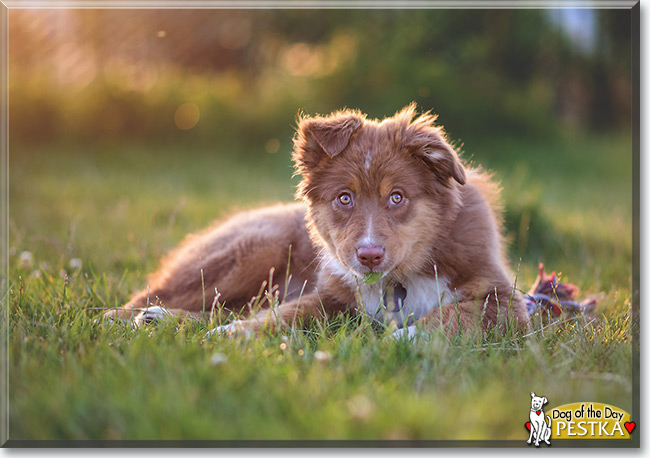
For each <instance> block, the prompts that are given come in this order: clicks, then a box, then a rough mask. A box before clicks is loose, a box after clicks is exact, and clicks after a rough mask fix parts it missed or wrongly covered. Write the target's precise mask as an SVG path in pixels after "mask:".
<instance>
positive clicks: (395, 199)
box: [390, 191, 404, 205]
mask: <svg viewBox="0 0 650 458" xmlns="http://www.w3.org/2000/svg"><path fill="white" fill-rule="evenodd" d="M403 201H404V196H403V195H402V193H401V192H397V191H395V192H394V193H392V194H391V195H390V202H391V203H392V204H394V205H399V204H401V203H402V202H403Z"/></svg>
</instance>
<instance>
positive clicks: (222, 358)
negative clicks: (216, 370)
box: [210, 353, 228, 366]
mask: <svg viewBox="0 0 650 458" xmlns="http://www.w3.org/2000/svg"><path fill="white" fill-rule="evenodd" d="M227 362H228V357H227V356H226V355H224V354H223V353H214V354H213V355H212V356H211V357H210V363H211V364H212V365H213V366H219V365H221V364H225V363H227Z"/></svg>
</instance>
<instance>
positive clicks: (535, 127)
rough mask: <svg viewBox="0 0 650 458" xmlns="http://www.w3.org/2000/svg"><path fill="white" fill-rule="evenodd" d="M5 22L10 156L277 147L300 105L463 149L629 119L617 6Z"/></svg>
mask: <svg viewBox="0 0 650 458" xmlns="http://www.w3.org/2000/svg"><path fill="white" fill-rule="evenodd" d="M9 19H10V20H9V25H10V30H9V33H10V53H9V56H10V97H11V106H10V119H11V125H10V128H11V139H12V142H14V143H13V144H14V145H15V142H30V143H35V142H36V143H37V142H52V141H55V140H61V139H63V140H66V139H68V140H75V141H77V140H82V141H91V140H92V141H97V140H109V139H110V140H121V139H134V138H137V139H143V140H144V141H147V142H155V141H169V140H172V139H181V140H183V141H184V140H190V141H193V140H200V141H209V142H211V143H212V144H215V145H224V144H228V143H233V142H236V143H237V144H242V145H243V146H246V147H249V148H256V149H263V148H266V150H267V151H269V152H274V150H277V149H278V147H279V145H280V146H286V145H287V144H288V140H289V139H290V137H291V124H292V121H293V120H294V119H295V117H296V114H297V113H298V112H300V111H301V110H304V112H306V113H310V114H313V113H316V112H318V113H327V112H330V111H332V110H336V109H339V108H341V107H344V106H348V107H354V108H360V109H361V110H363V111H365V112H367V113H368V114H369V115H371V116H373V117H383V116H388V115H390V114H392V113H393V112H395V111H396V110H398V109H400V108H401V107H403V106H404V105H406V104H408V103H409V102H411V101H413V100H414V101H416V102H418V104H419V105H420V106H421V107H422V108H423V109H432V110H433V111H435V112H437V113H439V114H441V117H440V121H441V123H442V124H444V125H445V126H446V127H447V130H448V131H449V132H450V133H451V136H452V138H462V139H463V140H468V139H469V138H470V137H471V138H486V137H489V138H492V137H495V136H502V135H509V136H510V135H517V136H524V137H533V138H539V137H546V136H548V135H552V134H554V133H556V132H557V130H558V129H560V128H566V127H569V128H573V129H581V130H584V129H599V130H601V129H603V128H606V127H607V128H612V129H617V128H627V127H628V126H629V123H630V102H631V101H630V68H631V55H630V46H629V44H630V39H631V38H630V26H629V24H630V12H629V11H626V10H602V9H601V10H580V11H568V12H567V11H560V10H512V9H510V10H402V11H400V10H248V11H245V10H203V11H197V10H186V11H183V10H180V11H179V10H140V11H133V10H128V11H127V10H12V11H10V18H9ZM585 34H586V35H585ZM585 37H586V38H585ZM180 107H184V108H183V109H181V108H180ZM188 113H189V114H188ZM188 116H189V118H188Z"/></svg>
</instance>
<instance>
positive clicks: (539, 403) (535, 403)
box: [530, 393, 548, 410]
mask: <svg viewBox="0 0 650 458" xmlns="http://www.w3.org/2000/svg"><path fill="white" fill-rule="evenodd" d="M530 397H531V398H532V399H531V401H530V406H531V410H542V407H543V406H544V404H546V403H547V402H548V399H546V397H545V396H536V395H535V393H530Z"/></svg>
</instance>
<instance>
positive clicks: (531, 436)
mask: <svg viewBox="0 0 650 458" xmlns="http://www.w3.org/2000/svg"><path fill="white" fill-rule="evenodd" d="M533 431H535V425H534V424H533V420H532V418H531V419H530V434H529V435H528V440H527V441H526V442H527V443H528V444H530V443H531V442H532V441H533Z"/></svg>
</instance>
